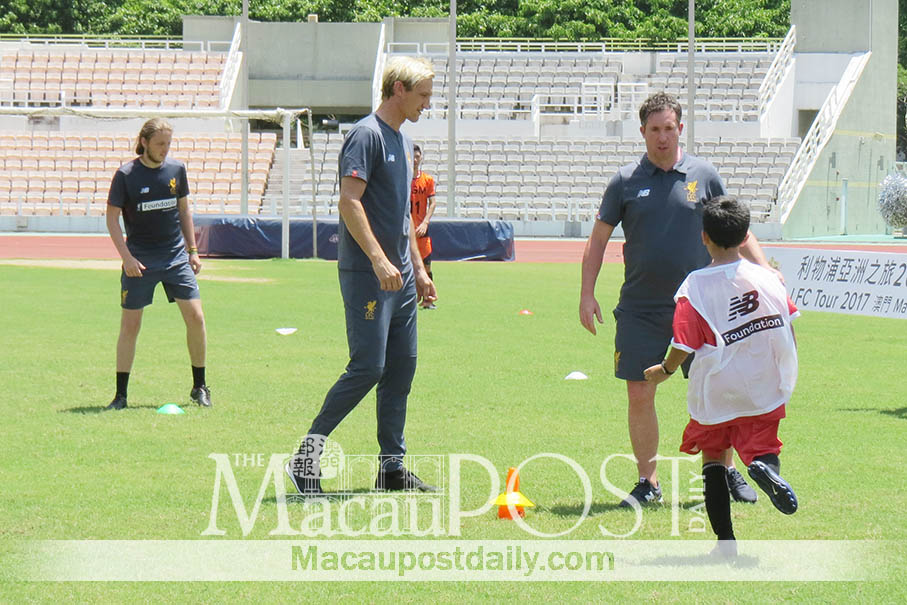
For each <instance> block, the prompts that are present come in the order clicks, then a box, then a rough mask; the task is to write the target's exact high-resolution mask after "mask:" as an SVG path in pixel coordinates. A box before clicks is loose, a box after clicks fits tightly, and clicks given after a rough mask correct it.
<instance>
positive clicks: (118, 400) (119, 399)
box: [104, 395, 126, 410]
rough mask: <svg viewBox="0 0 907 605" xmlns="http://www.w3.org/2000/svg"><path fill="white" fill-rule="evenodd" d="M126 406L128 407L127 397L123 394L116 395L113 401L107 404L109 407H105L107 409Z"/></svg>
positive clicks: (120, 408) (118, 408) (117, 408)
mask: <svg viewBox="0 0 907 605" xmlns="http://www.w3.org/2000/svg"><path fill="white" fill-rule="evenodd" d="M125 407H126V398H125V397H123V396H122V395H117V396H116V397H114V398H113V401H111V402H110V403H109V404H107V407H106V408H104V409H105V410H122V409H123V408H125Z"/></svg>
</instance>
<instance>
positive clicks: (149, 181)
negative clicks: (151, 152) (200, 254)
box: [107, 158, 189, 269]
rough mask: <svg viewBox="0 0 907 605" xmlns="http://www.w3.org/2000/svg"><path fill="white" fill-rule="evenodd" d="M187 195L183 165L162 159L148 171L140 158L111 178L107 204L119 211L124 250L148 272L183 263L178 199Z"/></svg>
mask: <svg viewBox="0 0 907 605" xmlns="http://www.w3.org/2000/svg"><path fill="white" fill-rule="evenodd" d="M188 195H189V183H188V182H187V179H186V166H185V165H184V164H183V163H182V162H180V161H179V160H173V159H170V158H165V159H164V162H163V164H161V165H160V166H158V167H157V168H148V167H147V166H145V165H144V164H142V162H141V160H140V159H139V158H136V159H134V160H132V161H130V162H127V163H125V164H123V165H122V166H120V167H119V168H118V169H117V171H116V173H115V174H114V175H113V182H112V183H111V184H110V192H109V193H108V195H107V203H108V204H110V205H111V206H116V207H117V208H121V209H122V211H123V224H124V225H125V226H126V247H127V248H129V252H130V253H131V254H132V255H133V256H134V257H136V258H137V259H139V260H140V261H142V264H144V265H145V266H146V267H148V268H149V269H151V268H162V267H167V266H169V265H170V264H172V263H174V262H176V261H178V260H185V259H181V258H178V257H182V256H184V255H186V251H185V242H184V241H183V233H182V231H181V229H180V220H179V209H178V207H177V200H178V199H179V198H181V197H186V196H188Z"/></svg>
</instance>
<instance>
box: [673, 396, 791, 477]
mask: <svg viewBox="0 0 907 605" xmlns="http://www.w3.org/2000/svg"><path fill="white" fill-rule="evenodd" d="M784 416H785V413H784V405H781V406H779V407H778V408H776V409H774V410H772V411H771V412H769V413H767V414H760V415H759V416H744V417H743V418H734V419H733V420H728V421H727V422H722V423H720V424H699V423H698V422H696V421H695V420H693V419H692V418H691V419H690V422H689V423H688V424H687V428H685V429H684V431H683V443H681V444H680V451H681V452H684V453H686V454H698V453H699V452H702V453H703V454H704V455H706V456H708V457H710V458H720V456H721V453H722V452H723V451H724V450H726V449H728V448H729V447H733V448H734V449H735V450H737V454H738V455H739V456H740V459H741V460H743V463H744V464H746V465H747V466H749V464H750V463H751V462H752V461H753V458H756V457H757V456H761V455H763V454H779V453H780V452H781V446H782V445H783V444H782V443H781V441H780V440H779V439H778V423H779V422H780V421H781V419H782V418H784Z"/></svg>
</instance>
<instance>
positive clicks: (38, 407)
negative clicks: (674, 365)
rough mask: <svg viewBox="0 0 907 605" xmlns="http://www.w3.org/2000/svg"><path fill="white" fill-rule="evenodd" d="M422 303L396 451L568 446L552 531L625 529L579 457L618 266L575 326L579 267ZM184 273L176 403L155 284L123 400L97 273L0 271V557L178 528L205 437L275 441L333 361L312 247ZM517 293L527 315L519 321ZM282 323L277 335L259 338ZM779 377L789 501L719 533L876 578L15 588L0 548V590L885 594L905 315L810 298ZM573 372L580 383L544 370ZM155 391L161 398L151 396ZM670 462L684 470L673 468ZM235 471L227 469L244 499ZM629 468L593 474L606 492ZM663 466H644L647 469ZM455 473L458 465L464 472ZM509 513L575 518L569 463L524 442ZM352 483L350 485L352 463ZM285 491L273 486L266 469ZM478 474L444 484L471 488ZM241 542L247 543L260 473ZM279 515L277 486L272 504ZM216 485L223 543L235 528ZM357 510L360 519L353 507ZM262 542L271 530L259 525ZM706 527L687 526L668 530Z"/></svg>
mask: <svg viewBox="0 0 907 605" xmlns="http://www.w3.org/2000/svg"><path fill="white" fill-rule="evenodd" d="M433 269H434V273H435V276H436V278H437V285H438V290H439V294H440V300H439V301H438V307H439V308H438V310H437V311H421V312H420V314H419V334H420V337H419V352H420V353H419V369H418V370H417V374H416V379H415V382H414V385H413V391H412V394H411V396H410V400H409V413H408V418H407V429H406V436H407V442H408V446H409V451H410V452H411V453H412V454H449V453H470V454H478V455H481V456H484V457H485V458H487V459H488V460H490V461H491V462H492V463H493V464H494V465H495V466H496V468H497V469H499V470H500V474H501V478H502V479H503V477H504V474H505V473H506V469H507V467H509V466H516V465H518V464H519V463H521V462H522V461H523V460H525V459H526V458H528V457H530V456H532V455H534V454H537V453H540V452H557V453H560V454H563V455H564V456H568V457H570V458H571V459H573V460H575V461H577V462H578V463H579V464H580V465H581V466H582V467H583V468H584V469H585V470H586V472H587V473H588V474H589V476H590V477H591V478H592V484H593V489H594V500H593V506H592V511H591V515H590V518H589V519H586V521H585V522H584V523H582V524H581V525H580V526H579V527H578V528H577V529H576V530H574V531H573V532H572V533H571V534H570V535H569V536H565V539H577V540H590V539H601V535H600V534H599V532H598V530H597V525H598V524H599V523H604V524H606V525H609V526H610V527H611V528H612V530H613V531H627V530H628V529H629V527H630V526H631V525H632V521H631V520H630V517H629V516H628V515H626V514H624V512H623V511H617V510H615V509H614V505H615V504H616V498H615V497H614V496H613V495H612V494H610V493H608V492H607V491H605V489H604V488H603V487H602V485H601V483H600V482H599V480H598V469H599V466H600V464H601V462H602V460H603V459H604V458H605V457H606V456H608V455H610V454H615V453H629V452H630V446H629V440H628V436H627V428H626V396H625V392H624V386H623V383H622V382H620V381H618V380H617V379H615V378H614V377H613V373H612V361H611V360H612V352H613V319H612V317H611V315H610V309H611V308H613V306H614V304H615V301H616V298H617V293H618V289H619V286H620V282H621V277H622V267H621V266H620V265H605V266H604V268H603V270H602V275H601V278H600V280H599V286H598V297H599V301H600V302H601V304H602V307H603V308H604V309H605V310H606V311H605V313H606V321H605V325H604V326H602V327H601V329H600V331H599V334H598V336H597V337H593V336H591V335H590V334H588V333H586V332H585V330H583V329H582V327H581V326H580V324H579V321H578V318H577V306H578V292H579V266H578V265H569V264H514V263H436V264H435V265H434V267H433ZM203 275H205V276H206V277H208V278H209V279H205V280H204V281H202V282H201V289H202V297H203V301H204V307H205V313H206V318H207V322H208V338H209V354H208V364H207V365H208V383H209V384H210V385H211V388H212V394H213V400H214V407H213V408H212V409H210V410H202V409H198V408H195V407H192V406H190V405H189V402H188V393H189V389H190V387H191V374H190V371H189V362H188V354H187V352H186V348H185V332H184V329H183V325H182V320H181V319H180V317H179V312H178V310H177V309H176V307H175V306H173V305H167V304H166V302H165V298H164V295H163V291H162V290H160V289H159V290H158V291H157V292H156V304H154V305H152V306H151V307H149V308H148V309H147V310H146V313H145V319H144V325H143V328H142V332H141V334H140V336H139V343H138V351H137V356H136V361H135V367H134V369H133V374H132V379H131V382H130V387H129V405H130V407H129V409H127V410H124V411H122V412H115V413H114V412H109V413H100V409H101V408H102V407H103V406H105V405H106V404H107V403H108V402H109V400H110V399H111V398H112V396H113V391H114V354H115V343H116V337H117V330H118V322H119V306H118V294H119V292H118V290H119V282H118V272H117V271H116V270H112V269H86V268H52V267H23V266H8V265H0V284H2V288H0V334H2V352H0V384H2V398H0V414H2V421H0V435H2V439H0V442H2V449H0V485H2V488H3V489H2V491H0V519H2V522H0V561H2V556H3V555H2V553H3V552H6V551H7V550H8V549H7V548H6V546H9V545H10V544H12V543H13V542H14V541H20V540H34V539H61V540H76V539H80V540H89V539H90V540H152V539H160V540H194V539H199V540H202V539H216V538H206V537H203V536H202V535H201V533H202V531H203V530H204V529H205V527H206V526H207V523H208V518H209V513H210V505H211V499H212V489H213V478H214V463H213V462H212V460H211V459H209V458H208V455H209V454H210V453H227V454H230V455H231V456H232V455H233V454H236V453H242V454H254V453H262V454H264V455H265V458H267V457H268V456H269V455H270V454H271V453H279V452H286V453H290V451H291V450H292V449H293V447H294V446H295V445H296V444H297V443H298V439H299V437H300V436H301V435H302V434H303V433H304V431H305V430H306V429H307V428H308V424H309V423H310V422H311V420H312V418H313V416H314V415H315V413H316V412H317V410H318V409H319V407H320V405H321V403H322V401H323V398H324V394H325V392H326V391H327V389H328V388H329V387H330V386H331V384H332V383H333V381H334V380H335V379H336V378H337V376H339V374H340V373H341V372H342V370H343V367H344V365H345V363H346V360H347V351H346V339H345V333H344V328H343V312H342V305H341V300H340V293H339V288H338V283H337V274H336V265H335V264H333V263H328V262H322V261H228V260H217V261H215V260H207V261H206V262H205V269H204V272H203ZM521 309H529V310H531V311H532V312H533V313H534V314H533V315H531V316H526V315H520V314H519V313H518V312H519V311H520V310H521ZM279 327H296V328H298V331H297V332H296V333H295V334H293V335H290V336H281V335H278V334H277V333H276V332H275V329H276V328H279ZM795 327H796V330H797V336H798V341H799V344H800V379H799V383H798V386H797V389H796V391H795V394H794V398H793V400H792V401H791V403H790V404H789V406H788V418H787V419H786V420H784V421H783V422H782V424H781V439H782V440H783V441H784V442H785V447H784V450H783V452H782V455H781V458H782V470H783V474H784V476H785V477H786V478H787V479H788V480H789V481H790V482H791V484H792V485H793V486H794V487H795V489H796V490H797V494H798V496H799V498H800V503H801V509H800V510H799V511H798V512H797V513H796V514H795V515H793V516H791V517H785V516H783V515H781V514H780V513H778V512H777V511H775V510H774V509H773V508H772V506H771V505H770V503H769V502H768V499H767V498H765V497H764V496H763V497H761V498H760V501H759V502H758V503H757V504H756V505H749V506H747V505H740V504H737V505H734V507H733V515H734V524H735V531H736V533H737V536H738V538H740V539H783V540H874V541H888V544H889V546H888V551H887V552H890V553H891V556H890V557H889V558H887V559H885V560H881V561H879V562H878V566H879V568H880V569H882V570H883V575H884V576H885V577H886V578H887V580H885V581H879V582H866V583H858V582H813V583H808V582H804V583H791V582H763V583H741V582H733V583H732V582H715V583H694V582H691V583H680V582H655V581H653V582H646V583H631V582H622V583H591V582H577V583H566V584H559V583H550V582H537V583H516V582H509V583H508V582H470V583H456V582H438V583H433V584H430V585H427V584H420V583H412V582H351V583H333V582H320V583H302V582H300V583H292V584H287V583H253V582H220V583H215V582H187V583H178V582H157V583H151V582H149V583H126V582H118V583H112V582H111V583H99V582H80V583H77V582H72V583H50V582H48V583H28V582H20V581H13V580H11V579H10V578H9V576H8V575H7V574H5V572H4V571H3V569H2V568H3V567H4V565H3V564H2V563H0V582H2V583H0V601H2V602H11V603H12V602H61V601H62V602H69V601H79V602H111V603H120V602H234V601H241V600H242V601H248V602H261V603H269V602H283V601H290V600H293V601H298V600H300V599H303V600H313V599H320V600H324V599H327V598H329V599H344V600H349V601H352V602H396V603H409V602H428V601H431V602H436V603H449V602H457V603H462V602H503V601H520V602H531V601H535V600H547V601H574V602H625V601H630V600H633V601H641V602H653V603H655V602H657V603H684V604H687V603H699V602H701V603H762V602H773V601H780V600H787V601H794V602H850V601H855V602H867V603H869V602H872V603H886V602H887V603H902V602H905V601H907V588H905V587H904V584H903V583H902V578H903V572H904V570H905V567H907V523H905V518H907V517H905V512H907V489H905V488H904V483H905V482H904V469H903V462H904V451H905V447H904V436H905V434H907V395H905V393H907V385H905V379H904V362H905V360H907V329H905V328H907V323H905V322H904V321H902V320H895V319H876V318H867V317H857V316H845V315H834V314H824V313H804V315H803V316H802V317H801V318H800V319H798V320H797V321H796V322H795ZM573 370H580V371H582V372H584V373H586V374H587V375H588V376H589V380H586V381H565V380H564V377H565V376H566V375H567V374H568V373H569V372H571V371H573ZM685 389H686V385H685V383H684V381H683V380H676V379H675V380H672V381H669V382H667V383H666V384H665V385H663V386H662V387H660V388H659V395H658V401H657V405H658V413H659V421H660V452H661V453H662V454H664V455H678V454H677V447H678V444H679V440H680V434H681V432H682V430H683V427H684V425H685V423H686V420H687V414H686V406H685V400H684V397H685ZM170 402H173V403H178V404H180V405H182V406H183V407H185V409H186V411H187V413H186V414H185V415H181V416H163V415H158V414H155V409H156V408H157V407H159V406H161V405H163V404H164V403H170ZM332 438H334V439H335V440H336V441H337V442H338V443H340V444H341V445H342V446H343V448H344V450H345V451H346V452H347V453H361V454H372V453H375V452H376V451H377V445H376V441H375V404H374V394H373V393H372V394H370V395H369V396H368V397H367V398H366V399H365V400H364V401H363V402H362V403H361V404H360V406H359V407H358V408H357V409H356V410H354V412H353V413H352V414H351V415H350V416H349V417H348V418H347V419H346V420H345V421H344V422H343V424H341V425H340V427H339V428H338V429H337V431H336V432H335V433H334V434H333V435H332ZM690 468H698V467H697V466H691V467H690ZM260 470H261V469H259V471H258V473H257V474H256V472H252V471H251V470H249V471H243V470H241V469H238V470H237V481H238V482H239V484H240V486H241V487H242V489H243V490H244V492H243V493H244V494H245V496H246V498H247V500H248V499H251V498H253V497H254V491H255V490H256V489H257V487H258V485H259V484H260V482H261V472H260ZM634 471H635V467H634V466H633V465H632V464H630V463H629V462H626V463H620V462H615V463H614V464H613V466H612V467H610V468H609V478H610V479H611V480H612V481H613V482H614V483H615V484H616V485H618V486H619V487H621V488H624V489H629V488H630V486H631V485H632V483H633V482H634V480H635V476H634V475H635V473H634ZM661 474H662V477H663V480H665V479H668V478H669V477H668V475H667V468H666V467H665V466H664V465H663V466H662V467H661ZM466 478H467V479H468V478H469V475H468V474H467V475H466ZM521 483H522V485H521V488H522V491H523V493H524V494H526V495H527V496H528V497H529V498H531V499H532V500H533V501H534V502H535V503H536V504H537V505H538V506H537V508H535V509H532V510H531V511H530V513H529V517H528V518H527V519H528V520H530V521H531V523H532V524H533V526H535V527H537V528H539V529H540V530H542V531H545V532H550V533H553V532H558V531H563V530H566V529H568V528H569V527H571V526H572V525H574V523H575V522H576V521H577V518H578V517H579V514H580V511H581V509H582V492H581V489H580V488H579V486H578V483H577V479H576V475H574V474H572V473H570V472H569V471H567V470H566V467H564V466H563V465H562V464H560V463H557V462H554V461H551V460H542V461H539V462H538V463H534V464H532V465H530V466H529V467H527V469H526V470H524V471H523V474H522V475H521ZM360 487H361V488H362V489H367V488H369V487H370V485H369V484H368V479H365V480H363V484H362V485H361V486H360ZM288 489H289V490H290V491H292V487H288ZM487 489H488V488H487V483H482V481H479V480H477V481H476V485H475V486H472V485H469V484H467V486H466V487H465V488H464V499H465V500H467V501H469V502H471V503H473V504H475V503H476V502H478V501H480V500H481V499H482V498H483V497H484V494H485V493H487ZM268 495H269V496H270V497H271V498H270V499H268V498H266V499H265V501H264V503H263V504H262V512H261V514H260V516H259V519H258V521H257V523H256V525H255V527H254V530H253V531H252V532H251V534H250V535H249V536H247V539H259V540H265V539H269V536H268V532H269V531H270V530H271V529H272V528H273V527H274V526H275V518H276V513H275V505H274V500H273V490H272V491H271V492H269V494H268ZM289 506H290V507H291V509H292V507H293V506H294V505H293V504H292V503H291V504H290V505H289ZM231 510H232V509H231V508H230V504H229V500H228V499H227V497H226V496H223V497H222V498H221V510H220V516H219V522H218V523H219V525H220V527H221V528H222V529H224V530H225V531H226V532H227V534H226V536H225V539H242V538H243V536H242V533H241V531H240V528H239V525H238V522H237V521H236V518H235V516H233V517H231V516H230V512H231ZM365 522H367V519H366V521H365ZM670 530H671V513H670V508H668V507H665V508H662V509H658V510H649V511H646V512H645V515H644V523H643V525H642V527H641V528H640V530H639V531H638V533H637V534H636V535H634V536H633V538H634V539H653V540H654V539H658V540H662V539H672V538H671V537H670ZM461 537H462V538H463V539H467V540H526V539H533V538H532V537H531V536H529V535H527V534H525V533H524V532H523V531H522V530H520V529H519V528H517V527H516V526H515V525H514V524H513V523H512V522H507V521H500V520H498V519H497V518H496V515H495V514H494V512H489V513H488V514H487V515H485V516H484V517H481V518H475V519H469V520H467V521H465V522H464V525H463V527H462V536H461ZM273 539H276V538H273ZM673 539H690V540H703V539H708V540H711V536H710V534H709V533H706V534H702V533H698V534H694V533H684V534H683V535H682V536H681V537H679V538H673Z"/></svg>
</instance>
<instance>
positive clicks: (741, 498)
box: [727, 468, 759, 503]
mask: <svg viewBox="0 0 907 605" xmlns="http://www.w3.org/2000/svg"><path fill="white" fill-rule="evenodd" d="M727 488H728V490H729V491H730V492H731V497H732V498H733V499H734V502H750V503H752V502H755V501H756V500H757V499H758V498H759V496H757V495H756V490H754V489H753V486H752V485H750V484H749V483H747V482H746V479H744V478H743V475H741V474H740V471H738V470H737V469H736V468H729V469H727Z"/></svg>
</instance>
